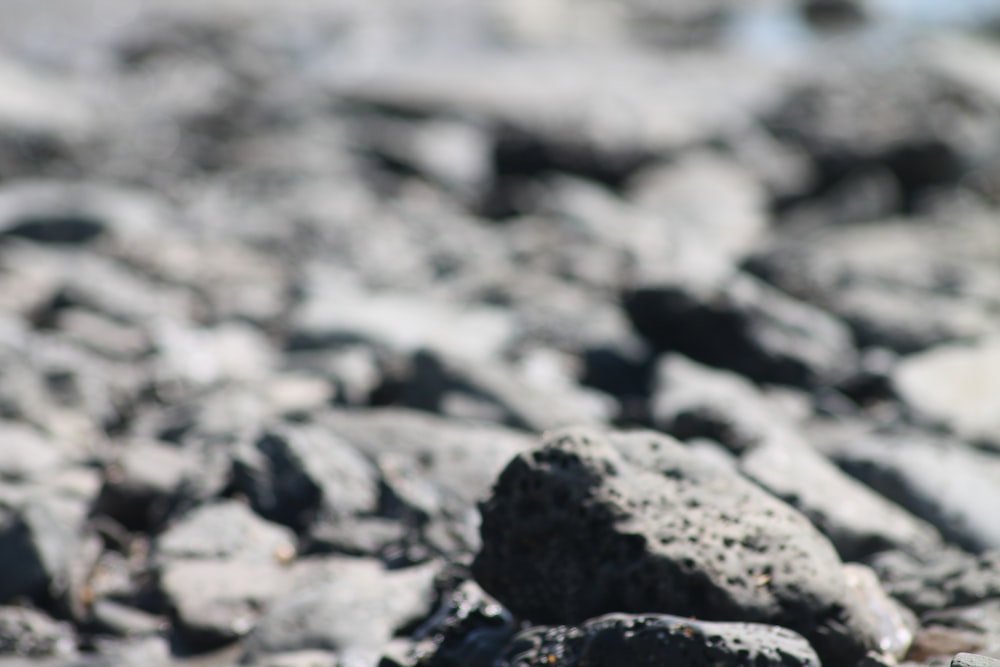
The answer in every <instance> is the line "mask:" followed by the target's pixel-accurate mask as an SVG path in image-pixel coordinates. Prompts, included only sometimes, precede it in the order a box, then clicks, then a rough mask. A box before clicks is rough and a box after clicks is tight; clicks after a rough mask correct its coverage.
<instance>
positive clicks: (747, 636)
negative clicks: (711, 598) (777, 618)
mask: <svg viewBox="0 0 1000 667" xmlns="http://www.w3.org/2000/svg"><path fill="white" fill-rule="evenodd" d="M494 664H497V665H501V666H503V667H507V666H513V665H525V666H526V667H527V666H531V667H543V666H544V665H555V666H556V667H568V666H569V665H576V664H587V665H594V667H611V666H612V665H636V666H639V667H653V666H654V665H669V664H684V665H691V666H692V667H708V666H710V665H720V666H722V665H726V666H729V665H732V666H733V667H735V666H736V665H746V664H752V665H761V666H764V665H768V666H771V665H774V666H778V665H782V666H786V665H787V666H788V667H792V666H793V665H794V666H795V667H812V666H813V665H816V666H818V665H819V664H820V662H819V658H818V657H816V653H815V652H814V651H813V648H812V647H811V646H810V645H809V642H807V641H806V640H805V639H804V638H803V637H802V636H801V635H798V634H796V633H794V632H792V631H791V630H788V629H786V628H780V627H775V626H770V625H760V624H753V623H721V622H716V623H713V622H710V621H699V620H694V619H690V618H682V617H678V616H671V615H667V614H642V615H639V614H606V615H603V616H598V617H597V618H593V619H590V620H588V621H586V622H584V623H582V624H581V625H580V626H579V627H566V626H555V627H551V626H550V627H546V626H541V627H534V628H529V629H528V630H525V631H523V632H521V633H519V634H517V635H516V636H515V637H514V639H513V640H511V642H510V644H509V645H508V647H507V649H506V650H505V651H504V655H503V656H502V657H501V658H500V660H498V661H497V662H496V663H494Z"/></svg>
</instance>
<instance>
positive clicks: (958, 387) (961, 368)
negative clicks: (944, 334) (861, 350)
mask: <svg viewBox="0 0 1000 667" xmlns="http://www.w3.org/2000/svg"><path fill="white" fill-rule="evenodd" d="M997 377H1000V339H998V338H985V339H980V340H977V341H971V342H965V343H955V344H948V345H939V346H936V347H933V348H930V349H928V350H925V351H923V352H920V353H918V354H913V355H910V356H908V357H903V358H902V359H900V361H899V363H898V364H897V365H896V367H895V368H894V369H893V371H892V383H893V387H894V388H895V389H896V391H897V392H898V394H899V397H900V399H901V400H902V401H903V403H904V404H905V405H906V406H907V407H908V408H909V409H911V410H912V411H913V412H914V413H916V415H917V416H918V417H922V418H923V419H925V420H928V421H931V422H935V423H937V424H941V425H944V426H945V427H946V428H947V429H948V430H950V431H951V432H952V433H954V434H955V435H957V436H958V437H959V438H962V439H965V440H972V441H978V442H986V443H990V444H992V446H994V447H1000V417H998V415H1000V399H998V398H997V397H998V396H1000V384H998V381H997Z"/></svg>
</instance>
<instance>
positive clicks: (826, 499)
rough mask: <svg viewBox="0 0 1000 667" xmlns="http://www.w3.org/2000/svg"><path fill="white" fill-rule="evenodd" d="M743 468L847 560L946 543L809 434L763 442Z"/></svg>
mask: <svg viewBox="0 0 1000 667" xmlns="http://www.w3.org/2000/svg"><path fill="white" fill-rule="evenodd" d="M740 470H741V471H742V472H743V473H744V474H745V475H746V476H748V477H749V478H750V479H752V480H754V481H755V482H757V483H758V484H760V485H761V486H762V487H764V488H765V489H767V490H768V491H769V492H771V493H773V494H774V495H775V496H777V497H778V498H781V499H782V500H784V501H785V502H787V503H788V504H790V505H791V506H792V507H795V508H796V509H797V510H799V511H800V512H802V513H803V514H805V515H806V516H807V517H809V520H810V521H812V522H813V524H814V525H815V526H816V527H817V528H818V529H819V530H821V531H822V532H823V534H824V535H826V536H827V537H828V538H829V539H830V541H831V542H832V543H833V545H834V546H835V547H836V548H837V552H838V553H839V554H840V557H841V558H842V559H843V560H845V561H849V560H863V559H864V558H866V557H868V556H871V555H872V554H874V553H876V552H879V551H884V550H888V549H902V550H904V551H907V552H910V553H916V554H921V553H929V552H933V551H935V550H938V549H940V548H942V546H943V545H944V542H943V540H942V539H941V536H940V534H939V533H938V531H937V529H936V528H935V527H934V526H932V525H931V524H929V523H927V522H926V521H923V520H921V519H919V518H917V517H915V516H914V515H912V514H910V513H909V512H907V511H906V510H905V509H903V508H902V507H900V506H899V505H897V504H895V503H893V502H891V501H889V500H887V499H886V498H885V497H884V496H882V495H880V494H878V493H876V492H875V491H873V490H872V489H870V488H869V487H867V486H865V485H864V484H862V483H860V482H858V481H857V480H856V479H854V478H853V477H851V476H849V475H847V474H846V473H844V472H843V471H842V470H841V469H840V468H838V467H837V466H836V465H835V464H833V463H832V462H831V461H830V460H829V459H827V458H825V457H824V456H822V455H821V454H819V453H818V452H817V451H816V450H814V449H813V448H812V447H810V445H809V443H808V442H806V441H805V439H800V440H798V441H795V440H791V441H788V442H785V443H777V444H768V445H765V446H762V447H757V448H756V449H754V450H753V451H751V452H749V453H747V454H745V455H744V456H743V457H742V459H741V460H740Z"/></svg>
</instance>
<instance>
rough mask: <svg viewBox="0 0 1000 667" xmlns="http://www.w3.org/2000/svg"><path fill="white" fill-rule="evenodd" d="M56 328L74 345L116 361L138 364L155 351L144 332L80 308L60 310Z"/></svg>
mask: <svg viewBox="0 0 1000 667" xmlns="http://www.w3.org/2000/svg"><path fill="white" fill-rule="evenodd" d="M55 326H56V328H57V329H58V330H59V331H60V332H61V333H62V334H63V335H64V336H65V337H66V338H68V339H69V340H71V341H73V342H74V343H77V344H78V345H81V346H82V347H85V348H87V349H88V350H91V351H93V352H95V353H96V354H99V355H101V356H103V357H107V358H109V359H113V360H116V361H132V362H135V361H138V360H139V359H141V358H142V357H144V356H146V355H147V354H148V353H149V352H150V351H151V349H152V348H151V345H150V341H149V337H148V336H147V335H146V333H145V332H144V331H143V330H142V329H140V328H138V327H135V326H132V325H129V324H122V323H121V322H116V321H114V320H112V319H111V318H109V317H105V316H103V315H98V314H96V313H91V312H88V311H86V310H82V309H78V308H66V309H62V310H60V311H59V312H58V314H57V315H56V322H55Z"/></svg>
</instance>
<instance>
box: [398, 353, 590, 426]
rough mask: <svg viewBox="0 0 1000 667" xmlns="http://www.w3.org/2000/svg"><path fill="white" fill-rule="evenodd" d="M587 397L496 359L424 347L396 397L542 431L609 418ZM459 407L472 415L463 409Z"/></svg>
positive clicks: (425, 406) (449, 412)
mask: <svg viewBox="0 0 1000 667" xmlns="http://www.w3.org/2000/svg"><path fill="white" fill-rule="evenodd" d="M590 398H592V397H590V396H588V395H587V394H585V393H584V392H583V391H581V390H580V389H579V388H578V387H576V386H575V385H571V384H569V383H567V384H566V386H561V387H557V388H552V387H545V386H543V385H541V383H533V382H531V381H530V380H528V379H527V378H524V377H523V376H519V374H516V373H512V372H511V371H510V370H508V369H507V368H506V367H505V366H504V365H502V364H499V363H495V362H490V361H485V360H477V361H474V362H471V361H468V360H465V359H462V358H460V357H454V356H452V355H449V354H446V353H442V352H433V351H423V352H419V353H417V354H416V355H415V356H414V358H413V368H412V376H411V379H410V382H409V383H408V384H407V386H405V387H403V389H402V390H401V396H400V398H399V401H398V402H399V404H400V405H403V406H408V407H415V408H420V409H424V410H428V411H430V412H439V413H443V414H444V415H446V416H454V417H463V416H478V417H480V418H482V419H483V420H484V421H496V422H499V423H502V424H504V425H506V426H511V427H513V428H520V429H525V430H527V431H534V432H539V433H540V432H542V431H546V430H549V429H552V428H557V427H560V426H568V425H570V424H580V423H592V424H593V423H600V422H603V421H607V418H608V415H607V414H601V407H602V406H601V405H600V404H599V403H596V401H591V400H588V399H590ZM595 403H596V405H595ZM472 404H475V405H474V407H473V406H472ZM463 410H467V411H469V412H471V414H462V411H463Z"/></svg>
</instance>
